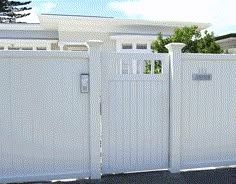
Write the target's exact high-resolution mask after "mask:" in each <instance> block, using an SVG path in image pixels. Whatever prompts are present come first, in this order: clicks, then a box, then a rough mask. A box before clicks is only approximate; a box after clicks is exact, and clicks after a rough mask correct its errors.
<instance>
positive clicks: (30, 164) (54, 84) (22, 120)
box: [0, 51, 90, 182]
mask: <svg viewBox="0 0 236 184" xmlns="http://www.w3.org/2000/svg"><path fill="white" fill-rule="evenodd" d="M80 73H88V58H87V56H86V53H81V54H77V53H73V54H71V53H70V54H69V53H68V54H65V53H64V54H63V53H58V52H54V53H53V52H52V53H50V52H47V51H41V52H36V51H35V52H34V51H25V52H15V51H3V52H1V61H0V75H1V77H0V102H1V103H0V145H1V154H0V155H1V156H0V182H15V181H35V180H50V179H55V178H64V177H89V176H90V152H89V150H90V142H89V141H90V136H89V133H90V126H89V123H88V121H89V95H88V94H86V93H85V94H83V93H80V85H79V77H80V76H79V75H80Z"/></svg>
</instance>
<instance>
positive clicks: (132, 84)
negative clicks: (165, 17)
mask: <svg viewBox="0 0 236 184" xmlns="http://www.w3.org/2000/svg"><path fill="white" fill-rule="evenodd" d="M142 57H143V58H144V59H142ZM106 58H108V59H109V60H108V59H107V60H106ZM147 59H149V60H152V61H154V60H159V59H161V62H162V73H160V74H154V73H151V74H144V73H143V72H140V71H139V72H136V71H137V69H138V67H137V66H138V62H141V63H143V61H144V60H147ZM123 61H128V62H130V63H128V64H127V63H126V66H125V67H126V68H125V69H127V68H128V74H127V72H126V71H124V68H122V66H124V65H123ZM152 63H154V62H152ZM102 65H103V66H102V69H103V72H102V74H103V76H102V80H103V84H104V88H103V91H102V103H103V104H104V107H103V111H102V123H103V124H102V127H103V131H102V140H103V144H102V147H103V154H102V155H103V167H102V173H103V174H109V173H123V172H132V171H143V170H157V169H166V168H168V147H169V142H168V135H169V132H168V129H169V61H168V56H167V55H165V54H137V55H136V56H131V57H130V56H129V55H125V54H113V55H107V54H104V55H103V63H102ZM127 65H128V67H127ZM150 68H151V67H150ZM152 68H154V66H152ZM143 70H145V67H143ZM122 72H124V73H126V74H124V73H122Z"/></svg>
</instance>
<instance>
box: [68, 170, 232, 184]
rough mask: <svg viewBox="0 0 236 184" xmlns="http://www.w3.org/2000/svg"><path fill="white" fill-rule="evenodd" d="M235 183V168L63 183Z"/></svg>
mask: <svg viewBox="0 0 236 184" xmlns="http://www.w3.org/2000/svg"><path fill="white" fill-rule="evenodd" d="M89 183H91V184H132V183H134V184H236V168H230V169H215V170H204V171H191V172H181V173H178V174H172V173H170V172H169V171H156V172H146V173H133V174H116V175H105V176H102V179H101V180H80V181H76V182H69V183H68V182H67V183H65V184H89Z"/></svg>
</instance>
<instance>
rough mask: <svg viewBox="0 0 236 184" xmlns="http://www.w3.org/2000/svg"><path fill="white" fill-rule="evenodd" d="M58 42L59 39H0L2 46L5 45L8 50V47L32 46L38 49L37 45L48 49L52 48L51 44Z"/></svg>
mask: <svg viewBox="0 0 236 184" xmlns="http://www.w3.org/2000/svg"><path fill="white" fill-rule="evenodd" d="M57 42H58V40H37V39H35V40H31V39H0V46H3V47H4V50H8V47H17V48H22V47H32V48H33V50H37V47H46V49H47V50H51V44H52V43H57Z"/></svg>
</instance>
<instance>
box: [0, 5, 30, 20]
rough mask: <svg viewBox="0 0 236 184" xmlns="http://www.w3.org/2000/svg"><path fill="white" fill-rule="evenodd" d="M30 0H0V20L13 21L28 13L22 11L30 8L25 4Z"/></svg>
mask: <svg viewBox="0 0 236 184" xmlns="http://www.w3.org/2000/svg"><path fill="white" fill-rule="evenodd" d="M30 3H31V1H26V2H20V1H8V0H0V12H1V19H0V22H15V20H16V19H18V18H22V17H26V16H28V15H30V13H24V11H25V10H31V9H32V8H31V7H27V6H25V5H28V4H30Z"/></svg>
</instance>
